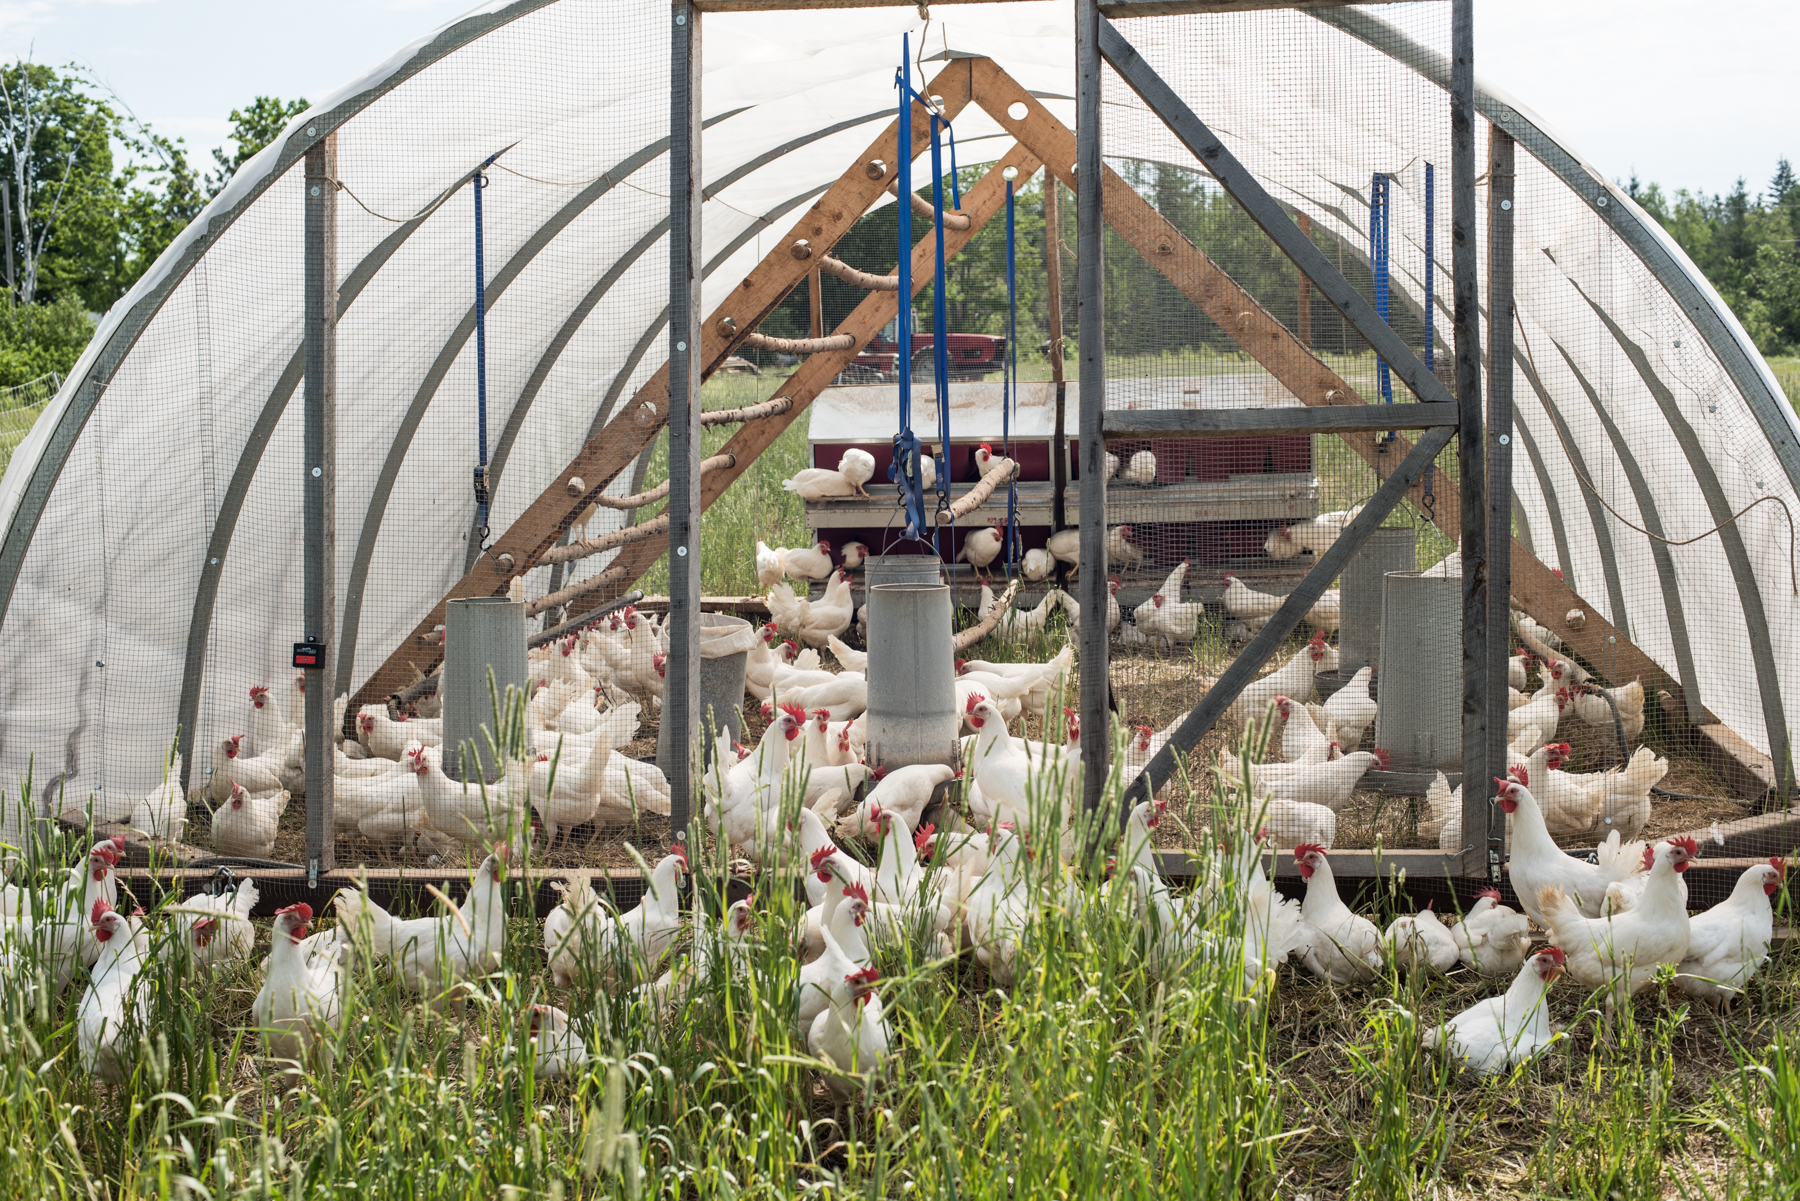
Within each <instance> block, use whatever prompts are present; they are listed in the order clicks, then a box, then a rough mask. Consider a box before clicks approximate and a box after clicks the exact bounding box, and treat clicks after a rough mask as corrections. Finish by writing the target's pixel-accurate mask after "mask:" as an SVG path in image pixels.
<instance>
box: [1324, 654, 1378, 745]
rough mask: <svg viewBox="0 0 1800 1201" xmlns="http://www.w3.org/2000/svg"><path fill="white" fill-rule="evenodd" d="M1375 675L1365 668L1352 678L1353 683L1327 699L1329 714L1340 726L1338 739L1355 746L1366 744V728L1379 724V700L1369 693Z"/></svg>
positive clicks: (1326, 711) (1372, 671) (1372, 669)
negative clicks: (1363, 742) (1376, 709)
mask: <svg viewBox="0 0 1800 1201" xmlns="http://www.w3.org/2000/svg"><path fill="white" fill-rule="evenodd" d="M1374 674H1375V669H1374V668H1372V667H1364V668H1361V669H1359V670H1358V671H1357V673H1356V674H1355V675H1353V676H1351V677H1350V682H1349V683H1348V684H1345V685H1344V686H1343V687H1342V688H1339V689H1338V690H1337V691H1336V692H1334V693H1332V694H1331V695H1330V696H1328V697H1326V698H1325V713H1326V716H1328V717H1330V718H1331V720H1332V721H1333V722H1334V723H1335V724H1336V725H1337V733H1338V741H1339V742H1341V743H1343V744H1344V745H1345V746H1347V747H1350V748H1352V749H1354V748H1356V747H1359V746H1361V745H1362V740H1363V731H1365V730H1367V729H1368V728H1369V727H1370V726H1371V725H1373V724H1375V700H1374V698H1373V697H1371V696H1370V695H1369V680H1370V678H1371V677H1372V676H1373V675H1374Z"/></svg>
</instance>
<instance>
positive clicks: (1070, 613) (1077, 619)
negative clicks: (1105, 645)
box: [1057, 577, 1124, 634]
mask: <svg viewBox="0 0 1800 1201" xmlns="http://www.w3.org/2000/svg"><path fill="white" fill-rule="evenodd" d="M1120 587H1121V584H1120V582H1119V580H1118V579H1117V578H1116V577H1115V578H1113V579H1110V580H1108V581H1107V582H1106V632H1107V633H1108V634H1111V633H1112V632H1114V631H1115V630H1117V629H1118V628H1119V622H1121V621H1122V620H1124V613H1123V611H1122V610H1120V608H1119V588H1120ZM1057 596H1058V597H1059V598H1060V599H1061V600H1062V607H1063V613H1064V614H1065V615H1066V616H1067V617H1068V619H1069V625H1070V626H1071V627H1073V628H1074V630H1075V631H1076V632H1079V631H1080V630H1081V602H1080V601H1078V600H1076V599H1075V598H1074V597H1072V596H1070V595H1069V594H1068V593H1067V592H1058V593H1057Z"/></svg>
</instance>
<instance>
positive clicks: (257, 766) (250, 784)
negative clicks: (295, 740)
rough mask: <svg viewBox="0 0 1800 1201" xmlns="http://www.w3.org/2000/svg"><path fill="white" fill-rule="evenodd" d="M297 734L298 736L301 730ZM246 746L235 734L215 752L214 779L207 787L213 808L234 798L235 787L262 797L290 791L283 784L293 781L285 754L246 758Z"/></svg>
mask: <svg viewBox="0 0 1800 1201" xmlns="http://www.w3.org/2000/svg"><path fill="white" fill-rule="evenodd" d="M294 733H295V736H296V737H298V736H299V731H298V730H296V731H295V732H294ZM243 746H244V736H243V735H242V734H233V735H232V736H231V737H229V738H226V739H224V740H222V741H221V742H220V743H219V745H218V748H217V749H216V750H215V752H214V754H213V771H212V778H211V779H210V780H208V781H207V784H206V795H207V798H208V799H209V800H211V801H212V802H213V803H214V804H223V803H224V802H225V801H226V800H227V799H228V798H229V797H230V796H231V790H232V785H233V784H234V783H235V784H239V785H242V786H243V787H244V788H245V789H246V790H247V791H249V792H253V793H255V794H257V795H259V796H261V795H263V794H266V793H275V792H280V791H282V789H284V788H286V787H287V784H286V783H284V781H287V780H291V779H292V773H291V772H290V770H289V768H288V765H287V764H288V756H287V753H286V751H285V750H277V751H274V752H271V753H270V754H266V755H254V756H250V755H245V754H243Z"/></svg>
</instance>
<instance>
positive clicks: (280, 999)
mask: <svg viewBox="0 0 1800 1201" xmlns="http://www.w3.org/2000/svg"><path fill="white" fill-rule="evenodd" d="M312 916H313V912H312V906H311V905H308V904H306V902H304V901H302V902H300V903H298V904H294V905H289V906H287V907H286V908H284V909H277V910H276V911H275V928H274V929H273V930H272V931H271V932H270V939H269V960H268V964H267V970H266V974H265V975H264V977H263V983H262V988H261V989H259V990H258V991H257V994H256V1000H255V1001H254V1002H253V1003H252V1004H251V1006H250V1015H251V1019H252V1020H253V1021H254V1022H255V1023H256V1030H257V1032H258V1033H259V1034H261V1036H262V1039H263V1047H264V1049H265V1050H266V1051H267V1052H268V1053H269V1055H271V1056H272V1057H274V1058H276V1059H285V1060H295V1061H297V1060H300V1059H303V1058H305V1056H306V1054H307V1053H308V1052H309V1051H310V1050H311V1049H312V1048H313V1047H315V1046H317V1045H318V1044H319V1042H320V1040H321V1039H323V1038H324V1037H325V1036H326V1035H327V1034H328V1033H329V1032H330V1031H331V1030H332V1029H333V1028H335V1027H337V1026H338V1025H340V1023H341V1022H342V1020H343V1019H342V1011H341V993H342V990H343V976H344V961H343V956H344V952H345V951H346V950H347V944H346V943H342V942H337V941H332V942H330V943H329V944H325V945H322V946H318V947H315V946H311V945H309V943H311V942H312V940H310V939H308V938H307V936H306V927H307V924H308V923H310V922H311V921H312Z"/></svg>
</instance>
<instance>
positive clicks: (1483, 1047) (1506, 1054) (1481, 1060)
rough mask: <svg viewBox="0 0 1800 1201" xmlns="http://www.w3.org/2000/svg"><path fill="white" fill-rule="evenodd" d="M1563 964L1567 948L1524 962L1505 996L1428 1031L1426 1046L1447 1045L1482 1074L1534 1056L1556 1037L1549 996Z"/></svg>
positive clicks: (1550, 950)
mask: <svg viewBox="0 0 1800 1201" xmlns="http://www.w3.org/2000/svg"><path fill="white" fill-rule="evenodd" d="M1563 966H1564V956H1563V952H1562V950H1561V949H1560V948H1557V947H1545V948H1544V949H1543V950H1542V951H1539V952H1538V953H1537V954H1536V955H1533V956H1532V957H1531V959H1530V961H1529V962H1527V963H1523V964H1521V965H1520V967H1519V969H1518V974H1517V975H1516V976H1515V977H1514V978H1513V982H1512V987H1510V988H1508V989H1507V990H1506V993H1505V994H1504V995H1503V996H1498V997H1489V998H1487V999H1486V1000H1485V1001H1477V1002H1476V1003H1475V1004H1473V1005H1471V1006H1470V1007H1469V1008H1467V1009H1465V1010H1463V1011H1462V1012H1461V1013H1459V1014H1457V1015H1456V1016H1455V1017H1453V1018H1451V1019H1450V1020H1449V1021H1447V1022H1445V1023H1444V1024H1443V1025H1442V1026H1434V1027H1432V1028H1430V1029H1428V1030H1426V1031H1425V1032H1424V1035H1423V1041H1424V1043H1425V1045H1426V1046H1428V1047H1441V1048H1443V1050H1444V1051H1445V1052H1446V1053H1447V1054H1448V1055H1449V1056H1450V1057H1451V1058H1452V1059H1455V1060H1457V1061H1458V1062H1460V1063H1461V1064H1462V1065H1463V1066H1464V1067H1466V1068H1468V1069H1469V1070H1470V1071H1473V1072H1478V1073H1480V1074H1481V1075H1483V1076H1492V1075H1494V1074H1495V1073H1497V1072H1501V1071H1504V1070H1506V1069H1507V1068H1509V1067H1512V1066H1513V1065H1514V1064H1520V1063H1524V1062H1525V1061H1527V1060H1529V1059H1535V1058H1536V1057H1537V1056H1538V1055H1540V1054H1542V1053H1543V1052H1544V1051H1545V1050H1546V1049H1547V1048H1548V1047H1549V1046H1550V1044H1551V1043H1552V1042H1554V1041H1555V1037H1556V1034H1555V1028H1554V1027H1552V1026H1551V1024H1550V1010H1549V1006H1548V1005H1547V1004H1546V1003H1545V1000H1544V997H1545V994H1546V993H1548V992H1549V991H1550V985H1551V984H1553V983H1554V982H1555V980H1556V978H1557V976H1559V975H1561V974H1562V971H1563Z"/></svg>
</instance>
